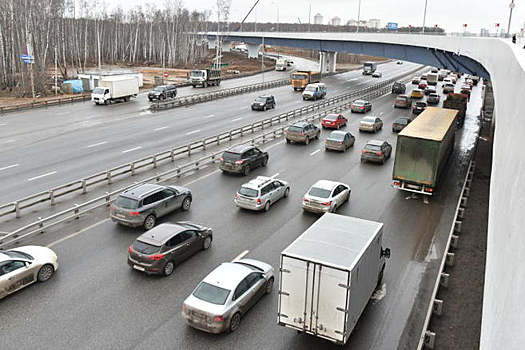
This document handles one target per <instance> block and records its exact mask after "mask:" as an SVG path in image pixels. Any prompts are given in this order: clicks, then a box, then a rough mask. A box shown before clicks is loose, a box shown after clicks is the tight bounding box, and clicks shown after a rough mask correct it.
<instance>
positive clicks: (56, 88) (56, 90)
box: [55, 46, 58, 96]
mask: <svg viewBox="0 0 525 350" xmlns="http://www.w3.org/2000/svg"><path fill="white" fill-rule="evenodd" d="M57 68H58V67H57V47H56V46H55V96H56V95H57V94H58V87H57V70H58V69H57Z"/></svg>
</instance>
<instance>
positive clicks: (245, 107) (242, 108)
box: [239, 106, 248, 109]
mask: <svg viewBox="0 0 525 350" xmlns="http://www.w3.org/2000/svg"><path fill="white" fill-rule="evenodd" d="M246 108H248V106H244V107H241V108H239V109H246Z"/></svg>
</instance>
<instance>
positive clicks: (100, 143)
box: [86, 141, 108, 148]
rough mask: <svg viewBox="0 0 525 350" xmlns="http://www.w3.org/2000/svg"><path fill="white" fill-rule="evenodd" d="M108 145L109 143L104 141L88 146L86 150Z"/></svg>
mask: <svg viewBox="0 0 525 350" xmlns="http://www.w3.org/2000/svg"><path fill="white" fill-rule="evenodd" d="M106 143H108V142H107V141H102V142H99V143H94V144H92V145H89V146H86V148H91V147H97V146H100V145H105V144H106Z"/></svg>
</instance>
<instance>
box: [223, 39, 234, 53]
mask: <svg viewBox="0 0 525 350" xmlns="http://www.w3.org/2000/svg"><path fill="white" fill-rule="evenodd" d="M231 46H232V42H231V41H226V40H223V41H222V52H230V49H231Z"/></svg>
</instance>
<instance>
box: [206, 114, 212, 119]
mask: <svg viewBox="0 0 525 350" xmlns="http://www.w3.org/2000/svg"><path fill="white" fill-rule="evenodd" d="M213 117H215V114H210V115H207V116H205V117H204V119H209V118H213Z"/></svg>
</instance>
